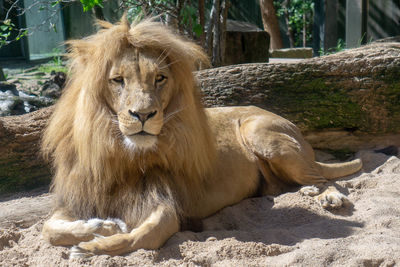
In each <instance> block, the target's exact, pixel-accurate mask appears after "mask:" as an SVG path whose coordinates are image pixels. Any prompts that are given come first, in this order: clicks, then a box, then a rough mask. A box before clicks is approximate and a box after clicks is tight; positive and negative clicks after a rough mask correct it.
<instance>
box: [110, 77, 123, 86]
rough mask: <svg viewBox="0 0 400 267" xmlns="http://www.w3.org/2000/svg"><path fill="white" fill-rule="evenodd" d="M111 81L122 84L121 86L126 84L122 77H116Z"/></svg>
mask: <svg viewBox="0 0 400 267" xmlns="http://www.w3.org/2000/svg"><path fill="white" fill-rule="evenodd" d="M111 81H113V82H115V83H118V84H121V85H123V84H124V78H122V77H121V76H118V77H114V78H112V79H111Z"/></svg>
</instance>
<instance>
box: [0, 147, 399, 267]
mask: <svg viewBox="0 0 400 267" xmlns="http://www.w3.org/2000/svg"><path fill="white" fill-rule="evenodd" d="M358 156H360V157H361V158H362V159H363V161H364V163H365V166H364V171H363V172H360V173H358V174H355V175H353V176H351V177H347V178H346V179H343V180H341V181H338V183H337V184H338V186H339V187H340V189H341V190H342V191H343V192H346V193H347V194H348V197H349V199H350V200H351V201H352V202H353V204H354V206H350V207H347V208H346V210H342V211H339V212H329V211H326V210H324V209H322V208H321V207H320V206H319V205H317V204H316V203H315V202H314V201H313V199H312V198H310V197H306V196H302V195H301V194H300V193H298V192H292V193H286V194H283V195H281V196H279V197H276V198H274V199H271V198H269V197H261V198H251V199H247V200H244V201H242V202H241V203H239V204H238V205H235V206H231V207H227V208H225V209H223V210H221V211H220V212H218V213H217V214H215V215H214V216H211V217H210V218H207V219H206V220H204V228H205V229H204V231H203V232H199V233H195V232H190V231H185V232H179V233H176V234H175V235H174V236H172V237H171V238H170V239H169V240H168V242H167V243H166V244H165V245H164V246H163V247H162V248H161V249H159V250H143V249H141V250H138V251H135V252H132V253H130V254H127V255H124V256H117V257H110V256H95V257H92V258H90V259H87V260H69V259H68V254H69V248H67V247H53V246H50V245H49V244H47V243H46V242H44V241H43V240H42V239H41V237H40V231H41V227H42V225H43V221H44V220H45V218H46V216H47V213H48V212H49V210H50V203H51V195H49V194H47V193H44V194H41V195H38V196H35V197H22V198H17V199H12V200H10V199H8V200H3V201H2V202H0V212H1V213H0V227H1V228H0V229H2V230H1V231H0V266H285V265H289V266H328V265H329V266H395V265H400V220H399V218H400V181H399V177H400V159H399V158H398V157H396V156H386V155H384V154H381V153H374V152H372V151H362V152H360V153H358ZM4 214H6V215H4ZM13 214H15V216H16V217H15V218H13ZM33 218H34V219H33ZM4 221H6V222H7V224H4ZM22 225H24V227H27V228H25V229H24V227H22Z"/></svg>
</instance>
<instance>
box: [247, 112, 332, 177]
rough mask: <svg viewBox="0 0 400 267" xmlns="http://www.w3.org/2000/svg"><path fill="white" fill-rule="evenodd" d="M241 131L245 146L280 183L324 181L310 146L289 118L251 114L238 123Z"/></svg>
mask: <svg viewBox="0 0 400 267" xmlns="http://www.w3.org/2000/svg"><path fill="white" fill-rule="evenodd" d="M240 134H241V137H242V140H243V143H244V145H245V146H246V148H247V149H248V150H250V152H251V153H253V154H254V155H255V156H256V157H257V158H258V159H259V160H260V162H264V164H266V165H264V167H265V168H266V169H269V170H270V171H271V172H272V173H273V174H274V175H275V177H276V178H277V179H279V180H280V181H281V182H283V183H285V184H288V185H312V184H321V183H324V182H326V181H327V179H325V178H324V177H323V175H322V174H321V172H320V168H319V166H318V165H317V163H316V162H315V160H314V151H313V150H312V148H311V146H310V145H309V144H308V143H307V142H306V141H305V140H304V139H303V137H302V136H301V134H300V132H299V131H298V130H297V128H296V127H295V126H294V125H293V124H291V123H290V122H289V121H286V120H285V119H283V118H280V119H277V118H274V119H273V120H271V119H270V118H268V117H264V116H254V117H250V118H248V119H246V120H245V121H244V122H243V123H241V125H240ZM266 176H270V175H266ZM265 178H266V179H269V178H268V177H265ZM267 182H268V181H267ZM271 182H274V181H271Z"/></svg>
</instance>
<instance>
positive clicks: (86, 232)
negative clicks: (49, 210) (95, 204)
mask: <svg viewBox="0 0 400 267" xmlns="http://www.w3.org/2000/svg"><path fill="white" fill-rule="evenodd" d="M126 232H127V227H126V225H125V223H124V222H122V221H121V220H119V219H107V220H103V219H98V218H93V219H90V220H87V221H85V220H77V219H76V218H73V217H70V216H68V215H67V214H66V213H65V212H63V211H62V210H59V211H56V212H55V213H54V214H53V215H52V216H51V218H50V219H49V220H47V221H46V222H45V223H44V225H43V230H42V236H43V238H44V239H45V240H47V241H48V242H49V243H50V244H52V245H55V246H68V245H75V244H78V243H80V242H82V241H89V240H92V239H93V238H95V236H96V235H100V236H110V235H114V234H118V233H126Z"/></svg>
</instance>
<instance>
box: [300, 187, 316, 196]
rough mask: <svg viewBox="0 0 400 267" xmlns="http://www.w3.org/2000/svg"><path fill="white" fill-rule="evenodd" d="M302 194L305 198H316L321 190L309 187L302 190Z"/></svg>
mask: <svg viewBox="0 0 400 267" xmlns="http://www.w3.org/2000/svg"><path fill="white" fill-rule="evenodd" d="M300 193H301V194H302V195H305V196H311V197H313V196H316V195H318V194H319V189H318V188H317V187H316V186H314V185H307V186H303V187H302V188H300Z"/></svg>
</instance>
